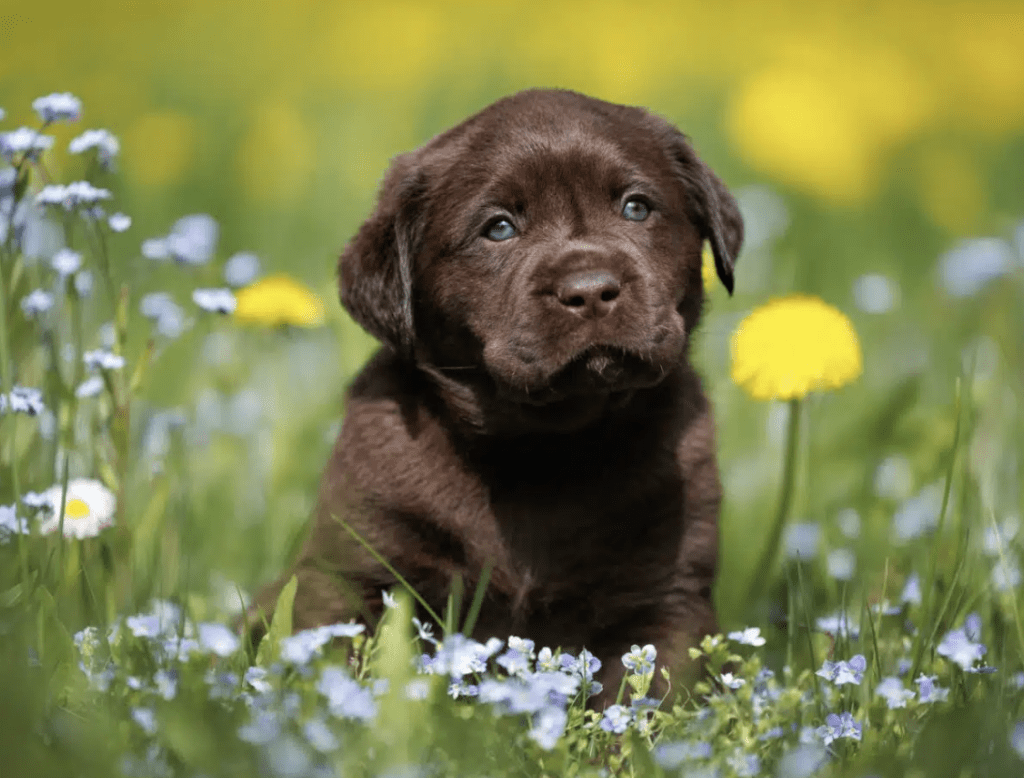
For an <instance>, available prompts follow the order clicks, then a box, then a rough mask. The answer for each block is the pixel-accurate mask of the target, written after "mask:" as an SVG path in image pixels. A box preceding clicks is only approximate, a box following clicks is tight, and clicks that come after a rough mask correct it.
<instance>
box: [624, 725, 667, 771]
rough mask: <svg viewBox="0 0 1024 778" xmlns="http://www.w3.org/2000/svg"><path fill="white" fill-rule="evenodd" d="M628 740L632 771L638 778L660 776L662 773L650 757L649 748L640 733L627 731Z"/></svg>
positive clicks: (632, 730) (633, 730)
mask: <svg viewBox="0 0 1024 778" xmlns="http://www.w3.org/2000/svg"><path fill="white" fill-rule="evenodd" d="M629 739H630V742H631V743H632V746H633V754H632V757H633V771H634V774H635V775H638V776H661V775H664V773H663V772H662V771H661V768H660V767H658V765H657V764H656V763H655V761H654V757H653V756H651V748H650V746H648V745H647V741H646V740H644V739H643V738H642V737H641V736H640V733H639V732H637V731H636V730H635V729H631V730H630V731H629Z"/></svg>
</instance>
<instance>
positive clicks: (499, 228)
mask: <svg viewBox="0 0 1024 778" xmlns="http://www.w3.org/2000/svg"><path fill="white" fill-rule="evenodd" d="M484 234H485V235H486V236H487V237H488V238H489V239H490V240H496V241H500V240H508V239H509V238H511V237H512V236H513V235H515V234H516V228H515V227H513V226H512V222H510V221H509V220H508V219H499V220H498V221H496V222H494V223H493V224H492V225H491V226H490V227H488V229H487V232H486V233H484Z"/></svg>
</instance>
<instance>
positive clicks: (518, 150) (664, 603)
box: [253, 90, 743, 695]
mask: <svg viewBox="0 0 1024 778" xmlns="http://www.w3.org/2000/svg"><path fill="white" fill-rule="evenodd" d="M631 195H640V196H642V197H643V198H645V202H646V203H647V204H648V205H649V208H650V213H649V215H648V216H647V218H646V219H645V220H642V221H636V220H630V219H627V218H625V217H624V215H623V204H624V202H625V201H626V200H627V199H628V198H629V197H630V196H631ZM496 218H507V219H508V221H509V222H510V223H511V224H512V225H513V226H514V227H515V229H516V235H515V236H514V237H511V238H509V239H508V240H503V241H495V240H492V239H490V238H488V237H487V236H486V233H487V232H488V230H489V228H490V225H492V224H493V220H494V219H496ZM742 235H743V225H742V221H741V219H740V215H739V212H738V209H737V207H736V203H735V201H734V200H733V198H732V197H731V196H730V195H729V193H728V192H727V191H726V189H725V187H724V186H723V185H722V183H721V181H719V179H718V178H717V177H716V176H715V175H714V174H713V173H712V172H711V171H710V170H709V169H708V168H707V167H706V166H705V165H704V164H703V163H702V162H701V161H700V160H699V159H698V158H697V156H696V154H695V153H694V152H693V150H692V148H691V147H690V145H689V144H688V143H687V141H686V138H685V137H684V136H683V135H682V134H680V133H679V132H678V131H677V130H676V129H675V128H673V127H672V126H671V125H669V124H668V123H667V122H665V121H664V120H662V119H660V118H658V117H656V116H653V115H651V114H649V113H648V112H646V111H644V110H642V109H639V108H630V107H625V106H619V105H613V104H610V103H605V102H602V101H599V100H595V99H592V98H589V97H585V96H583V95H580V94H576V93H573V92H567V91H555V90H551V91H547V90H544V91H541V90H537V91H527V92H522V93H520V94H517V95H514V96H512V97H509V98H506V99H504V100H500V101H499V102H497V103H495V104H494V105H491V106H490V107H488V108H486V109H485V110H483V111H481V112H480V113H478V114H476V115H475V116H473V117H471V118H469V119H467V120H466V121H464V122H463V123H462V124H459V125H458V126H456V127H454V128H453V129H451V130H449V131H447V132H445V133H443V134H442V135H439V136H438V137H436V138H434V139H433V140H432V141H430V142H429V143H427V144H426V145H425V146H423V147H422V148H420V149H418V150H416V151H413V152H411V153H409V154H405V155H402V156H400V157H398V158H397V159H396V160H395V161H394V163H393V165H392V167H391V169H390V171H389V172H388V174H387V176H386V178H385V179H384V182H383V185H382V187H381V191H380V197H379V202H378V205H377V209H376V211H375V212H374V213H373V214H372V215H371V216H370V218H369V219H368V220H367V221H366V222H365V223H364V224H363V225H362V227H361V228H360V230H359V232H358V234H357V235H356V236H355V238H354V239H353V240H352V242H351V243H350V244H349V246H348V247H347V248H346V250H345V252H344V254H343V255H342V257H341V261H340V276H341V299H342V303H343V304H344V306H345V308H346V309H347V310H348V311H349V313H350V314H351V315H352V316H353V318H354V319H355V320H356V321H357V322H359V323H360V324H361V325H362V326H363V327H365V328H366V330H367V331H369V332H370V333H371V334H373V335H374V336H376V337H377V338H378V339H380V340H381V341H382V343H383V344H384V348H383V349H382V350H381V351H379V352H378V353H377V355H376V356H375V357H374V358H373V359H372V360H371V361H370V363H369V364H368V365H367V366H366V367H365V368H364V369H363V371H362V373H361V374H360V375H359V377H358V378H357V379H356V381H355V383H354V384H353V386H352V387H351V390H350V392H349V395H348V405H347V415H346V417H345V421H344V424H343V427H342V431H341V435H340V437H339V438H338V442H337V445H336V446H335V449H334V453H333V455H332V456H331V459H330V461H329V462H328V464H327V468H326V471H325V473H324V477H323V482H322V485H321V490H320V498H319V505H318V508H317V510H316V515H315V517H314V522H313V525H312V528H311V531H310V534H309V536H308V539H307V541H306V544H305V546H304V548H303V550H302V552H301V554H300V556H299V559H298V561H297V562H296V564H295V565H294V567H293V568H292V569H290V570H288V571H287V572H286V573H285V574H284V575H283V576H282V577H281V579H280V580H279V581H278V582H277V583H276V584H273V585H271V586H270V587H268V588H267V589H266V590H265V591H264V592H263V593H262V594H261V595H260V596H259V597H258V598H257V604H256V607H255V609H254V611H253V613H254V614H255V613H256V612H258V610H259V609H262V610H263V611H264V612H265V613H266V615H267V616H268V617H269V616H271V615H272V614H271V610H272V608H273V605H274V602H275V599H276V597H277V594H278V592H279V591H280V589H281V587H282V585H283V584H284V583H285V582H286V581H287V580H288V579H289V578H290V577H291V576H292V575H293V574H295V575H297V577H298V593H297V596H296V599H295V613H294V625H295V628H296V629H303V628H308V627H313V626H316V625H320V624H328V623H333V622H337V621H343V620H347V619H351V618H360V619H365V618H367V617H369V618H371V619H372V618H375V617H376V616H377V615H379V614H380V612H381V609H382V598H381V590H383V589H387V588H390V587H392V586H394V585H395V583H396V582H395V580H394V578H393V576H392V575H391V574H390V573H389V572H388V571H387V570H386V569H385V568H384V567H383V566H382V565H380V564H379V563H377V562H376V561H375V560H374V559H373V557H372V556H371V555H370V554H368V553H367V552H366V551H365V550H364V549H362V548H361V547H360V546H358V544H356V543H355V542H354V541H353V540H352V539H351V538H350V536H349V535H348V534H347V533H346V532H345V531H344V529H343V528H342V527H341V525H340V524H339V522H338V521H337V519H343V520H344V521H346V522H347V523H348V524H349V525H351V526H352V527H353V528H354V529H355V530H356V531H357V532H358V533H359V534H360V535H361V536H362V537H363V538H365V539H366V540H367V541H368V542H369V543H370V544H371V545H372V546H373V547H374V548H375V549H376V550H377V551H378V552H379V553H380V554H381V555H382V556H383V557H385V558H386V559H388V560H389V561H390V563H391V564H392V565H393V566H394V567H395V568H396V569H397V570H398V571H399V572H400V573H401V574H402V575H403V576H404V577H405V578H406V579H407V580H408V581H409V582H410V583H411V584H412V586H413V587H414V588H415V589H416V590H417V591H418V592H419V593H420V595H422V596H423V597H424V598H425V599H426V600H427V602H429V603H430V604H431V606H432V608H433V609H434V610H435V611H436V612H438V613H440V612H442V611H443V609H444V607H445V602H446V600H447V596H448V592H449V589H450V586H451V582H452V580H453V577H454V576H456V574H458V575H460V576H461V577H462V578H463V580H464V582H465V586H466V590H467V595H466V597H465V598H464V601H463V603H464V606H463V611H465V609H466V608H465V603H466V602H467V601H468V600H469V598H470V595H471V594H472V592H473V590H474V587H475V584H476V582H477V580H478V579H479V577H480V574H481V571H482V569H483V568H484V566H485V565H488V564H489V565H491V566H493V573H492V575H491V578H490V585H489V587H488V589H487V595H486V598H485V600H484V604H483V609H482V612H481V615H480V619H479V621H478V623H477V627H476V629H475V635H476V636H477V637H479V638H486V637H490V636H492V635H493V636H498V637H501V638H506V637H507V636H508V635H510V634H512V635H519V636H521V637H529V638H532V639H533V640H535V641H536V642H537V645H538V646H541V645H549V646H551V647H556V646H561V647H563V648H566V649H569V648H574V649H579V648H581V647H583V646H585V647H586V648H588V649H589V650H590V651H592V652H593V653H594V654H595V655H596V656H597V657H598V658H600V659H601V661H602V662H603V664H604V670H603V677H602V680H603V681H604V682H605V684H606V687H608V688H609V690H610V691H611V693H612V695H614V693H615V691H616V689H617V683H618V678H619V677H621V671H622V667H621V663H620V661H619V657H620V656H621V655H622V654H623V653H624V652H625V651H627V650H628V649H629V646H630V644H632V643H639V644H641V645H642V644H645V643H653V644H654V645H655V646H656V647H657V649H658V658H659V665H663V664H668V665H670V666H673V667H682V666H684V665H685V664H686V648H687V647H688V646H689V645H692V644H693V643H694V642H695V641H697V640H699V638H700V637H701V636H702V635H704V634H707V633H709V632H713V631H715V630H716V629H717V623H716V619H715V613H714V607H713V604H712V599H711V588H712V584H713V582H714V579H715V569H716V564H717V557H718V528H717V521H718V508H719V501H720V486H719V479H718V472H717V465H716V461H715V442H714V423H713V420H712V416H711V409H710V407H709V404H708V401H707V399H706V398H705V396H704V393H703V392H702V390H701V385H700V380H699V379H698V377H697V375H696V374H695V373H694V371H693V369H692V368H691V366H690V364H689V361H688V350H689V342H690V335H691V334H692V333H693V331H694V329H695V328H696V327H697V325H698V322H699V320H700V314H701V309H702V305H703V300H704V292H703V288H702V278H701V247H702V244H703V241H704V240H705V239H706V240H709V241H710V243H711V246H712V248H713V250H714V255H715V261H716V266H717V270H718V273H719V276H720V277H721V279H722V281H723V283H724V284H725V285H726V286H727V288H729V290H730V291H731V289H732V282H733V274H732V273H733V264H734V261H735V258H736V254H737V253H738V251H739V248H740V244H741V242H742ZM420 615H421V616H423V615H424V614H420ZM258 636H259V635H258V634H257V635H256V637H258Z"/></svg>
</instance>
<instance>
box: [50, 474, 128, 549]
mask: <svg viewBox="0 0 1024 778" xmlns="http://www.w3.org/2000/svg"><path fill="white" fill-rule="evenodd" d="M60 493H61V485H60V484H57V485H56V486H51V487H50V488H49V489H47V490H46V491H45V492H43V497H45V498H46V502H47V506H46V507H47V515H45V517H44V518H43V522H42V525H41V526H40V528H39V530H40V532H41V533H42V534H44V535H48V534H50V533H51V532H56V531H57V528H58V527H59V526H60ZM114 506H115V500H114V495H113V493H112V492H111V491H110V490H109V489H107V487H105V486H104V485H103V484H102V483H100V482H99V481H97V480H95V479H93V478H72V479H71V480H70V481H68V495H67V501H66V502H65V504H64V537H67V538H91V537H95V536H96V535H99V534H100V530H102V529H104V528H105V527H109V526H111V525H112V524H113V523H114Z"/></svg>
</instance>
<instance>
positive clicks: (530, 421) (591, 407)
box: [509, 389, 635, 433]
mask: <svg viewBox="0 0 1024 778" xmlns="http://www.w3.org/2000/svg"><path fill="white" fill-rule="evenodd" d="M634 393H635V392H634V390H632V389H625V390H622V391H617V392H591V393H588V394H572V395H568V396H566V397H563V398H562V399H559V400H552V401H550V402H546V403H537V402H531V403H518V404H516V405H515V406H514V410H513V409H512V408H510V409H509V413H510V415H511V414H513V413H514V414H515V415H516V416H517V417H518V423H519V424H520V426H521V427H529V429H530V431H531V432H533V433H544V432H547V433H568V432H577V431H579V430H582V429H585V428H587V427H589V426H591V425H593V424H595V423H597V422H599V421H600V420H601V419H604V418H607V417H608V416H609V415H611V414H614V412H615V411H616V410H618V409H620V408H622V407H624V406H626V405H627V404H628V403H629V401H630V400H631V399H633V395H634Z"/></svg>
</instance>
